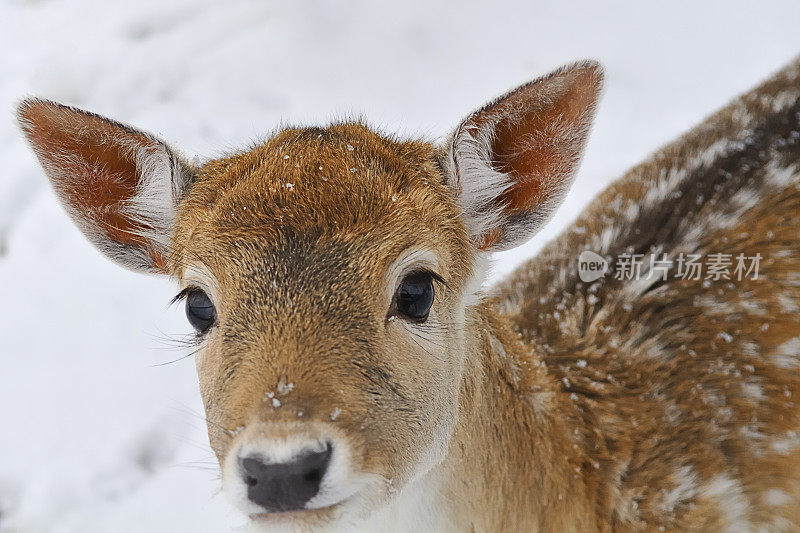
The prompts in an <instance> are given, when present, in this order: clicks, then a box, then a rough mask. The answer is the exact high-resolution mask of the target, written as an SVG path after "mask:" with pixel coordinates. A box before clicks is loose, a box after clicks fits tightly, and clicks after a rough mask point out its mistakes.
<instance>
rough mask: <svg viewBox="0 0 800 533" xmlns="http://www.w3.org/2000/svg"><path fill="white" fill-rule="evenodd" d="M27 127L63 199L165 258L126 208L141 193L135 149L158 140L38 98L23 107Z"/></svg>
mask: <svg viewBox="0 0 800 533" xmlns="http://www.w3.org/2000/svg"><path fill="white" fill-rule="evenodd" d="M20 118H21V119H22V122H23V128H24V129H25V133H26V134H27V136H28V139H29V141H30V142H31V144H32V145H33V147H34V150H35V151H36V155H37V156H38V157H39V159H40V160H41V162H42V165H43V166H44V168H45V169H46V170H47V174H48V177H49V178H50V180H51V181H52V183H53V186H54V187H55V188H56V190H57V191H59V195H60V197H61V200H62V201H63V202H65V203H66V204H68V207H69V208H70V209H71V211H72V212H73V213H74V214H75V215H77V216H79V217H80V218H82V219H84V220H83V222H82V223H83V224H85V223H87V222H88V223H90V224H91V225H94V226H96V227H98V228H99V229H101V230H102V231H104V232H105V233H106V234H107V235H108V236H109V238H110V239H111V240H113V241H115V242H117V243H119V244H122V245H129V246H136V247H140V248H146V249H148V250H149V253H150V256H151V258H152V260H153V262H154V263H155V266H156V267H158V268H162V267H164V266H165V260H164V258H163V257H162V256H161V254H159V253H158V252H157V251H155V250H153V249H152V248H151V247H150V246H148V242H147V240H146V239H145V238H144V237H142V236H141V231H142V230H147V229H150V228H144V227H142V226H141V225H140V224H136V223H135V222H133V221H132V220H131V219H130V218H129V217H128V216H127V215H126V214H125V213H124V212H123V208H124V206H125V203H126V202H127V201H128V200H130V199H131V198H133V197H134V196H135V195H136V193H137V188H138V185H139V181H140V175H139V171H138V168H137V166H136V160H135V150H136V149H137V148H138V149H148V148H153V149H155V148H156V145H155V143H154V141H153V140H152V139H149V138H148V137H147V136H146V135H143V134H141V133H139V132H134V131H130V130H128V129H126V128H124V127H123V126H121V125H117V124H114V123H112V122H109V121H106V120H105V119H102V118H100V117H97V116H94V115H90V114H88V113H83V112H80V111H76V110H73V109H70V108H66V107H61V106H58V105H57V104H52V103H50V102H40V101H34V102H31V103H30V104H28V105H27V106H25V107H24V108H23V109H22V110H21V111H20Z"/></svg>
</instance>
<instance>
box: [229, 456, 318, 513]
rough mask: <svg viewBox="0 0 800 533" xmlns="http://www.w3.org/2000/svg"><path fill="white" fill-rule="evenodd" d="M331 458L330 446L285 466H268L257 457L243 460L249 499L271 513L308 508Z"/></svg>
mask: <svg viewBox="0 0 800 533" xmlns="http://www.w3.org/2000/svg"><path fill="white" fill-rule="evenodd" d="M330 459H331V444H330V443H328V444H327V445H326V446H325V449H323V450H322V451H315V450H305V451H302V452H300V453H299V454H298V455H297V456H295V457H294V458H293V459H292V460H290V461H288V462H284V463H266V462H264V460H263V459H261V458H260V457H258V456H255V455H251V456H248V457H245V458H243V459H240V464H241V467H242V474H243V476H244V482H245V483H246V484H247V497H248V499H249V500H250V501H251V502H253V503H255V504H257V505H260V506H261V507H263V508H264V509H266V510H267V511H268V512H284V511H297V510H300V509H304V508H305V506H306V504H307V503H308V501H309V500H310V499H311V498H313V497H314V496H316V494H317V492H319V486H320V483H321V482H322V478H323V477H324V476H325V471H326V470H327V468H328V463H330Z"/></svg>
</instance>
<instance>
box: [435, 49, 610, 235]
mask: <svg viewBox="0 0 800 533" xmlns="http://www.w3.org/2000/svg"><path fill="white" fill-rule="evenodd" d="M602 81H603V71H602V68H601V67H600V65H599V64H597V63H595V62H593V61H583V62H580V63H575V64H573V65H568V66H566V67H563V68H561V69H559V70H557V71H555V72H553V73H551V74H548V75H547V76H544V77H542V78H539V79H537V80H534V81H532V82H530V83H526V84H525V85H523V86H521V87H518V88H517V89H514V90H513V91H511V92H509V93H508V94H506V95H504V96H501V97H500V98H498V99H497V100H495V101H494V102H491V103H489V104H487V105H486V106H484V107H482V108H481V109H479V110H478V111H476V112H475V113H473V114H472V115H470V116H468V117H467V118H466V119H465V120H464V121H463V122H462V123H461V125H460V126H459V127H458V128H457V129H456V131H455V133H454V134H453V136H452V138H451V143H450V146H449V147H448V153H447V158H446V165H447V167H448V171H447V180H448V185H449V186H450V189H451V190H452V191H453V194H454V196H455V197H456V199H457V201H458V203H459V205H460V207H461V210H462V213H463V218H464V221H465V223H466V224H467V229H468V230H469V232H470V234H471V236H472V239H473V242H474V243H475V245H476V247H477V248H478V249H481V250H492V251H494V250H507V249H509V248H513V247H514V246H517V245H519V244H522V243H523V242H525V241H527V240H528V239H530V238H531V237H532V236H533V234H534V233H536V232H537V231H539V229H540V228H541V227H542V226H543V225H544V223H545V222H547V220H548V219H549V218H550V217H551V216H552V214H553V212H554V211H555V208H556V207H558V206H559V205H560V204H561V202H562V201H563V199H564V196H565V195H566V194H567V191H568V190H569V186H570V185H571V184H572V180H573V178H574V177H575V173H576V171H577V170H578V165H579V163H580V158H581V155H582V153H583V148H584V146H585V144H586V138H587V137H588V135H589V127H590V126H591V123H592V118H593V117H594V110H595V106H596V104H597V99H598V97H599V94H600V89H601V85H602Z"/></svg>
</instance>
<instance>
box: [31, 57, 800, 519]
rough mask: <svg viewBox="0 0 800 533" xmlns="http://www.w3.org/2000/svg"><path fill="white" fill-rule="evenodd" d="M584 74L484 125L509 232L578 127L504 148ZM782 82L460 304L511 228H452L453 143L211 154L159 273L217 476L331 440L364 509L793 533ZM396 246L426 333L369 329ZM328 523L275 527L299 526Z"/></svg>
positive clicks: (299, 133)
mask: <svg viewBox="0 0 800 533" xmlns="http://www.w3.org/2000/svg"><path fill="white" fill-rule="evenodd" d="M584 68H585V67H584ZM563 72H570V71H563ZM586 72H587V71H581V73H580V74H579V75H576V76H574V78H575V80H576V81H574V83H579V84H581V85H580V86H581V87H588V86H590V87H591V90H589V89H587V90H585V91H584V90H578V89H567V90H565V91H564V94H566V95H567V96H565V97H564V98H566V100H555V101H557V102H558V106H557V107H556V108H554V109H551V110H550V111H548V113H550V114H549V115H548V114H547V113H542V114H539V113H536V114H534V115H535V116H534V117H533V118H530V120H528V119H524V120H527V122H525V123H522V124H517V125H513V124H512V126H513V128H512V127H509V128H508V129H506V130H503V131H504V133H503V134H502V135H500V134H498V136H497V137H495V141H496V142H495V145H496V146H494V148H493V152H494V153H495V154H496V155H502V156H503V157H502V158H499V159H500V161H499V162H498V168H500V169H501V170H504V171H506V172H507V173H508V174H509V175H512V176H518V177H520V180H519V181H517V182H515V183H516V184H515V187H516V188H515V189H508V190H507V191H506V192H504V193H503V196H502V197H500V198H499V199H498V201H500V204H501V206H502V207H503V208H504V209H508V210H510V211H511V213H507V215H508V216H510V217H512V218H513V217H514V216H518V215H520V216H522V215H525V216H530V213H527V212H526V213H518V212H517V211H519V210H525V209H536V208H538V206H539V205H541V204H543V203H545V202H547V201H549V198H550V197H551V196H552V197H553V198H555V197H556V196H557V193H554V192H552V191H550V190H549V189H547V190H546V189H545V187H561V185H560V184H559V185H557V186H550V185H547V184H548V183H549V182H548V181H547V180H548V179H549V180H552V179H554V178H553V176H556V174H553V175H550V174H548V172H550V173H552V172H556V170H557V171H558V172H559V174H558V176H561V177H563V176H567V175H568V174H569V173H571V172H573V171H574V167H576V166H577V157H578V156H577V154H578V152H579V151H580V147H581V146H582V142H583V140H582V138H581V137H580V136H578V135H577V134H576V135H575V137H574V139H572V140H571V141H570V142H572V143H573V144H571V145H570V147H569V148H568V149H567V148H563V147H562V148H558V147H556V148H557V149H554V150H552V151H551V150H549V149H548V148H546V147H545V148H542V147H541V146H540V147H539V151H538V152H537V151H536V150H534V151H533V152H530V150H529V149H528V147H526V145H524V143H523V144H522V145H520V144H519V143H520V139H522V140H523V141H524V140H525V139H527V138H529V137H532V138H535V137H536V136H537V135H541V134H542V133H541V132H542V131H546V130H547V127H549V126H548V125H549V124H551V123H552V122H553V121H564V123H565V124H566V126H565V127H570V125H571V124H578V123H579V127H578V129H577V130H576V131H581V132H582V131H584V130H585V129H586V127H588V126H587V124H588V123H584V122H585V121H586V120H588V119H587V118H586V117H587V116H588V115H589V114H590V112H591V108H592V106H593V105H594V104H593V102H594V98H595V96H594V95H595V94H596V89H597V86H598V85H599V82H598V81H597V76H598V75H597V74H596V73H595V71H594V70H592V71H588V72H589V74H586ZM536 83H540V84H541V85H542V87H545V88H546V84H547V83H549V82H548V79H543V81H540V82H536ZM587 84H589V85H587ZM534 89H536V90H538V89H537V88H536V85H535V84H534ZM798 89H800V69H799V68H798V64H797V63H795V64H793V65H791V66H790V67H788V68H787V69H786V70H785V71H783V72H782V73H781V74H779V75H778V76H777V77H776V78H774V79H773V80H771V81H769V82H767V83H766V84H765V85H763V86H762V87H760V88H758V89H756V90H754V91H753V92H752V93H750V94H748V95H746V96H745V97H743V98H742V99H740V100H738V101H736V102H734V103H733V104H731V106H729V107H728V108H726V109H724V110H723V111H721V112H720V113H718V114H716V115H714V116H713V117H711V118H710V119H709V120H708V121H706V122H705V123H704V124H702V125H701V126H699V127H698V128H696V129H695V130H693V131H692V132H690V133H688V134H687V135H686V136H685V137H683V138H682V139H680V140H678V141H677V142H675V143H674V144H672V145H670V146H667V147H666V148H664V149H663V150H661V151H659V152H657V153H656V154H655V155H654V156H653V157H652V158H651V159H650V160H648V161H647V162H646V163H644V164H642V165H640V166H639V167H636V168H635V169H633V170H632V171H631V172H630V173H628V174H627V175H626V176H625V177H624V178H622V179H621V180H620V181H618V182H617V183H615V184H614V185H612V186H611V187H610V188H609V189H608V190H607V191H605V192H604V193H603V194H602V195H601V196H600V197H599V198H598V199H597V200H596V201H595V202H594V203H593V204H592V205H591V206H590V207H589V208H588V209H587V210H586V212H585V213H584V214H583V215H582V216H581V218H580V219H579V220H578V221H577V222H576V223H575V225H574V226H572V227H571V228H569V229H567V230H566V231H565V232H564V234H563V235H562V236H561V237H560V238H559V239H557V240H556V241H554V242H553V243H551V244H550V245H549V246H548V247H547V248H546V249H545V250H544V251H543V252H542V253H541V254H540V255H539V256H538V257H537V258H536V259H534V260H533V261H531V262H530V263H528V264H527V265H525V266H523V267H521V268H520V269H519V270H518V271H517V272H516V273H515V274H514V275H513V276H512V277H511V278H510V279H509V280H507V281H505V282H503V283H502V284H500V285H499V286H498V287H495V288H494V289H493V292H492V294H491V295H490V296H489V297H488V298H481V299H478V300H476V301H473V300H472V299H471V298H472V297H471V296H470V294H469V293H470V291H471V290H472V289H470V287H471V284H474V281H475V279H474V277H475V276H476V275H477V273H476V272H473V269H474V267H475V265H476V264H478V263H479V261H478V257H479V256H480V254H482V253H483V252H481V251H480V248H482V247H487V246H488V245H491V244H492V243H493V242H495V241H497V239H498V236H499V235H500V234H501V232H502V231H505V229H504V227H500V228H489V229H488V230H487V231H486V233H483V234H482V235H471V234H470V233H469V230H468V227H467V225H466V224H465V222H464V219H463V213H462V210H461V209H460V208H459V206H458V204H457V200H456V196H457V194H458V191H457V190H454V188H453V187H451V186H449V185H448V180H449V179H451V178H449V177H448V172H451V169H450V165H451V162H450V160H449V158H450V157H451V154H450V152H448V151H446V150H443V149H440V148H437V147H435V146H433V145H431V144H429V143H427V142H423V141H403V142H401V141H397V140H394V139H391V138H387V137H385V136H382V135H380V134H377V133H375V132H373V131H371V130H370V129H369V128H367V127H366V126H364V125H362V124H358V123H345V124H337V125H334V126H331V127H329V128H325V129H319V128H307V129H286V130H284V131H281V132H279V133H278V134H276V135H275V136H273V137H271V138H270V139H268V140H267V141H266V142H265V143H263V144H260V145H258V146H255V147H254V148H252V149H251V150H249V151H244V152H242V153H238V154H235V155H231V156H229V157H225V158H222V159H217V160H213V161H210V162H208V163H206V164H205V165H204V166H203V167H202V168H200V169H198V170H197V171H196V173H195V176H194V178H193V183H192V185H191V187H190V188H189V189H188V191H187V192H186V193H185V196H181V197H180V199H179V206H178V214H177V219H176V222H175V226H174V227H175V229H174V234H173V238H172V246H171V250H170V254H169V256H168V257H167V258H166V259H165V261H166V264H167V265H168V271H169V274H171V275H172V276H174V277H176V278H177V279H179V280H181V283H182V285H184V286H185V285H190V284H198V283H199V284H201V285H202V288H204V289H205V290H206V291H207V292H209V293H210V295H211V296H212V300H213V301H214V303H215V305H216V308H217V313H218V325H217V326H215V330H214V332H213V334H210V335H209V337H208V338H207V339H206V340H205V341H203V342H204V349H203V351H202V354H201V355H200V356H198V361H197V365H198V375H199V378H200V387H201V392H202V395H203V399H204V402H205V407H206V415H207V418H208V427H209V436H210V441H211V445H212V447H213V449H214V451H215V453H216V454H217V456H218V458H219V459H220V462H221V464H223V465H224V464H225V461H226V457H227V455H228V452H229V450H230V449H231V448H232V446H234V445H235V444H236V443H237V442H240V441H242V440H247V439H250V440H254V439H259V438H262V437H263V436H264V435H270V436H272V437H277V438H291V437H292V435H295V434H297V433H303V432H313V431H317V429H316V428H320V427H324V428H327V429H326V431H330V432H332V433H333V434H334V435H336V436H337V438H340V439H341V440H342V441H343V442H346V443H347V445H348V446H349V447H350V449H351V450H352V455H353V465H352V466H353V468H354V469H355V470H357V471H359V472H364V473H370V474H373V475H377V476H378V477H379V478H380V479H381V480H382V481H381V482H380V483H379V484H378V485H377V486H375V487H371V490H372V493H371V494H370V495H369V497H368V498H365V499H363V500H362V501H361V504H362V507H361V508H360V509H359V511H358V513H360V514H358V517H357V518H358V519H365V520H366V519H368V518H369V516H371V515H372V514H373V513H377V512H380V510H381V509H384V508H386V507H387V506H391V505H392V503H393V502H394V501H395V500H396V499H398V498H399V497H400V496H399V495H400V494H401V493H402V494H405V495H408V493H409V492H413V491H429V492H425V493H424V494H422V495H421V497H420V498H419V500H420V501H421V502H422V504H421V505H422V507H424V506H425V505H426V504H428V505H430V506H431V507H433V508H434V511H433V512H430V510H428V511H425V510H420V511H419V514H420V521H419V526H418V527H420V528H423V529H425V528H428V527H431V528H436V529H442V530H444V529H449V530H458V531H554V532H556V531H592V530H597V531H649V530H659V529H660V530H665V531H717V530H719V531H722V530H728V531H738V530H747V529H753V530H756V529H758V528H762V529H763V530H767V531H789V530H796V529H798V528H800V503H798V502H800V434H795V433H794V432H797V431H800V419H799V417H800V412H799V410H798V408H797V407H798V406H797V398H798V395H800V365H794V364H793V363H791V361H800V354H799V353H786V354H784V356H785V357H786V358H788V359H789V363H790V364H788V365H787V364H786V360H776V359H775V357H776V356H775V354H776V353H777V352H779V351H780V350H782V349H784V348H785V347H787V346H788V347H790V348H793V347H794V344H792V342H791V341H792V339H794V338H797V336H798V335H800V333H798V332H799V331H800V327H798V326H800V324H798V318H797V317H798V310H799V309H798V305H799V304H800V277H798V276H799V275H798V272H800V247H799V246H798V242H799V241H798V228H800V190H798V186H799V184H800V175H798V173H797V172H796V171H793V173H790V174H791V176H789V177H786V178H785V179H783V180H780V179H776V178H774V176H773V175H772V174H770V173H771V172H772V173H773V174H774V172H773V170H774V169H775V168H778V169H784V168H787V167H789V166H791V165H794V164H796V163H798V162H800V142H799V141H800V140H799V139H798V137H799V136H800V134H799V133H798V132H800V114H798V113H800V103H799V102H800V98H798ZM523 90H528V89H523ZM543 90H544V89H543ZM524 94H525V93H520V92H516V93H512V97H513V98H517V97H518V96H514V95H523V96H524ZM513 98H512V100H501V101H500V103H499V104H495V107H488V108H485V109H484V110H483V111H482V112H484V113H485V112H491V111H492V110H494V111H496V110H497V109H499V108H502V107H503V106H504V105H509V106H511V107H512V108H514V109H517V107H518V105H522V104H514V105H511V104H513V103H514V101H513ZM519 98H520V99H522V100H525V101H527V100H529V98H528V97H524V98H523V97H521V96H520V97H519ZM779 102H780V103H781V105H780V106H779V105H778V104H777V103H779ZM570 106H577V108H576V107H570ZM30 109H33V108H28V111H27V114H26V111H25V110H23V111H22V117H23V121H27V122H26V123H27V124H35V123H36V116H35V115H36V113H35V112H34V111H30ZM514 109H512V112H516V111H514ZM476 117H478V118H476V119H474V120H473V123H474V124H480V123H481V120H483V119H485V118H486V117H489V115H485V114H484V115H480V114H479V115H476ZM489 118H492V117H489ZM520 120H522V119H520ZM531 120H533V121H539V122H541V121H545V122H546V124H539V123H532V122H530V121H531ZM465 124H467V125H469V124H470V123H469V122H465ZM559 124H560V123H559ZM31 128H34V127H33V126H29V127H28V129H29V130H30V129H31ZM581 128H582V129H581ZM34 129H35V128H34ZM517 130H519V131H523V133H519V131H517ZM513 132H516V133H513ZM504 136H508V139H506V138H505V137H504ZM520 136H522V137H520ZM456 138H457V137H456ZM565 138H566V137H565ZM37 142H38V141H37V140H36V138H35V136H34V138H33V139H32V143H33V144H34V146H35V147H36V148H37V150H38V151H39V155H40V157H42V158H44V159H47V154H42V151H43V150H45V149H50V148H49V147H44V148H42V147H41V146H38V145H37ZM525 142H528V141H525ZM720 142H722V144H721V145H720V144H719V143H720ZM715 143H717V144H716V145H715ZM529 144H530V143H529ZM715 146H716V148H714V147H715ZM720 146H722V148H719V147H720ZM531 153H533V155H530V154H531ZM520 154H522V155H520ZM525 154H528V156H525ZM541 154H545V155H541ZM564 154H566V155H564ZM523 156H524V157H523ZM525 157H529V159H525ZM531 157H532V158H533V159H530V158H531ZM554 169H556V170H554ZM536 175H538V176H540V177H539V178H537V179H534V178H532V177H531V176H536ZM679 175H680V176H684V175H685V176H686V177H685V179H682V180H678V179H675V180H672V181H670V176H673V177H674V176H679ZM524 176H528V178H525V179H522V178H523V177H524ZM51 177H52V176H51ZM545 178H546V179H545ZM135 179H139V178H138V177H135ZM563 179H567V178H563ZM526 180H527V181H526ZM567 183H568V179H567ZM515 191H516V192H515ZM519 191H522V192H519ZM741 191H746V193H742V194H740V195H739V196H737V193H740V192H741ZM748 191H749V192H748ZM648 195H649V196H648ZM748 195H749V196H748ZM747 198H755V199H756V201H754V202H752V203H751V204H747V205H744V204H742V202H744V201H745V200H746V199H747ZM64 201H65V202H68V201H69V200H64ZM533 215H534V217H539V218H542V217H544V218H546V215H540V214H538V213H534V214H533ZM726 216H727V218H725V217H726ZM111 237H112V238H113V235H111ZM409 249H420V250H428V251H430V252H433V253H434V254H435V256H436V258H437V262H438V268H437V273H438V274H439V275H440V276H441V277H442V278H443V280H444V283H439V284H437V286H436V291H437V292H436V301H435V303H434V313H435V319H434V320H433V322H432V325H431V326H430V327H429V328H427V329H426V328H422V329H419V330H414V331H411V333H409V330H407V328H406V326H404V325H403V324H401V323H400V322H401V321H400V320H394V319H392V318H391V317H390V316H388V315H387V307H388V306H389V305H390V302H391V298H392V292H393V288H392V287H391V286H390V285H391V283H392V280H391V279H388V281H387V276H389V272H390V271H391V268H392V265H393V264H395V262H396V261H397V260H398V257H401V256H402V254H403V253H404V252H405V251H407V250H409ZM583 250H593V251H595V252H598V253H600V254H601V255H606V256H609V257H615V256H617V255H619V254H620V253H622V252H625V251H628V252H631V253H634V252H635V253H648V252H650V251H651V250H657V251H658V252H659V253H667V254H669V256H670V257H675V256H677V254H679V253H681V252H685V253H689V252H691V253H717V252H724V253H731V254H737V253H739V252H744V253H746V254H747V255H753V254H754V253H756V252H758V253H760V254H761V255H762V256H763V258H764V260H763V261H762V264H761V270H760V277H759V279H758V280H743V281H724V280H723V281H714V282H712V283H708V284H704V283H703V282H702V281H689V280H686V281H682V280H674V279H672V278H670V279H669V280H667V281H663V282H653V283H635V282H632V281H629V282H623V281H616V280H614V279H613V277H611V276H606V277H605V278H601V279H600V280H598V281H597V282H594V283H591V284H587V283H583V282H581V281H580V280H579V278H578V276H577V269H576V265H577V256H578V254H579V253H580V252H581V251H583ZM787 342H788V343H789V344H786V343H787ZM782 346H783V347H784V348H781V347H782ZM776 361H778V363H780V364H782V365H783V366H784V367H785V368H781V367H779V364H778V363H776ZM787 366H788V367H787ZM287 384H291V387H287ZM274 400H278V401H277V402H275V401H274ZM425 465H428V466H425ZM771 491H772V492H771ZM777 491H780V492H777ZM784 495H785V496H786V498H783V496H784ZM784 500H785V501H784ZM343 512H344V511H342V509H340V508H337V507H336V506H334V507H333V508H325V509H321V510H316V511H313V512H311V511H309V512H303V513H297V514H292V516H290V517H288V518H287V519H288V520H291V524H292V525H294V526H296V527H297V528H298V529H304V528H314V527H322V526H327V525H332V524H336V523H337V522H336V521H337V520H338V519H340V518H341V517H342V516H343V515H342V513H343ZM411 512H415V511H413V510H412V511H411ZM426 517H427V518H426ZM406 518H408V520H409V521H408V523H409V524H411V523H413V522H414V520H413V519H414V518H415V517H413V516H412V517H406ZM348 519H349V518H348ZM354 520H355V519H354ZM353 523H354V524H355V523H356V522H353ZM395 525H396V524H392V523H390V522H385V523H383V524H382V527H385V528H387V529H391V528H392V527H393V526H395Z"/></svg>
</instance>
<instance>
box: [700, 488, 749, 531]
mask: <svg viewBox="0 0 800 533" xmlns="http://www.w3.org/2000/svg"><path fill="white" fill-rule="evenodd" d="M699 494H700V496H702V497H705V498H709V499H713V500H715V501H716V502H717V506H718V507H719V510H720V515H721V516H722V517H723V518H724V519H725V520H726V522H727V524H726V526H725V528H724V529H723V531H728V532H730V533H742V532H745V531H751V530H752V524H751V523H750V522H749V521H748V520H747V513H748V511H749V510H750V502H748V501H747V498H745V496H744V492H743V491H742V485H741V484H740V483H739V482H738V481H736V480H735V479H732V478H731V477H730V476H728V475H727V474H719V475H717V476H715V477H714V478H712V479H711V481H709V482H708V483H707V484H705V485H703V487H701V489H700V491H699Z"/></svg>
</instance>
